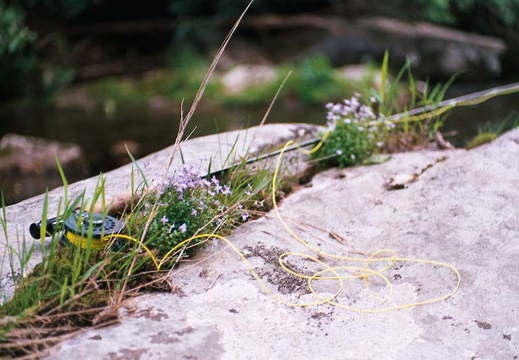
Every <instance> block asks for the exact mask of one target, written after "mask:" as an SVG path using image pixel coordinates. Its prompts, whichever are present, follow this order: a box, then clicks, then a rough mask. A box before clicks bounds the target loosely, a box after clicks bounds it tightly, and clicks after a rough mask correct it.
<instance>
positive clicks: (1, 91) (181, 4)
mask: <svg viewBox="0 0 519 360" xmlns="http://www.w3.org/2000/svg"><path fill="white" fill-rule="evenodd" d="M248 3H249V0H215V1H206V0H160V1H159V0H155V1H154V2H153V3H152V4H149V3H146V2H142V3H137V2H131V3H130V2H125V1H124V0H110V1H106V0H0V84H1V86H0V98H5V97H9V96H19V95H27V94H33V95H34V94H36V95H38V96H40V95H44V96H45V97H48V94H49V93H52V92H56V91H58V90H59V89H60V88H62V87H63V86H65V85H66V84H68V83H69V82H70V81H71V80H72V79H73V72H74V68H73V67H74V66H78V65H77V63H74V62H72V63H70V64H67V61H68V60H64V59H67V53H68V50H70V48H72V45H74V44H75V42H79V41H84V40H86V41H88V40H91V39H85V38H78V37H75V38H72V37H70V36H68V35H67V34H66V32H63V31H61V30H60V29H63V28H66V27H67V25H69V24H74V25H81V24H85V22H83V23H82V22H81V21H85V19H88V20H86V21H87V22H86V23H87V24H89V25H92V24H94V25H95V23H96V22H106V21H125V20H140V19H144V18H146V17H152V16H159V17H169V18H170V19H172V20H175V24H176V28H175V29H174V30H173V34H172V35H173V36H172V38H173V39H175V40H174V41H172V42H171V48H172V49H176V48H177V47H178V46H179V44H185V43H191V44H194V45H195V46H196V47H198V48H199V49H200V48H204V49H208V48H209V49H211V48H214V46H217V44H218V43H219V42H220V41H221V39H222V36H223V35H225V34H224V33H222V31H223V32H224V31H225V29H228V27H227V26H222V24H227V23H228V22H231V21H234V20H235V19H236V17H237V16H238V15H239V14H240V13H241V12H242V11H243V9H244V8H245V7H246V6H247V4H248ZM148 7H152V8H153V12H146V11H145V10H146V9H147V8H148ZM249 11H250V14H258V13H278V14H285V13H308V12H315V11H319V12H322V13H327V14H339V15H342V16H345V17H355V16H364V15H377V14H378V15H386V16H391V17H396V18H400V19H404V20H410V21H420V20H426V21H431V22H434V23H438V24H447V25H449V26H452V27H455V28H459V29H462V30H467V31H472V32H476V33H483V34H488V35H496V36H500V37H502V38H504V39H505V40H506V41H507V43H508V45H509V46H510V48H511V49H512V50H513V51H512V53H511V54H510V55H509V56H508V58H509V59H510V61H511V62H515V63H516V65H517V63H519V60H518V59H519V57H517V56H515V57H514V54H518V53H519V37H518V36H517V34H518V33H519V0H365V1H359V0H256V1H255V2H254V3H253V4H252V7H251V9H250V10H249ZM150 14H152V15H150ZM78 19H79V20H81V19H82V20H81V21H76V20H78ZM146 19H147V18H146ZM130 35H131V34H130ZM137 41H138V40H137ZM116 51H119V52H120V53H124V52H125V51H126V52H128V50H127V49H125V48H122V49H119V48H118V49H117V50H116ZM514 51H515V52H514ZM76 61H77V60H76ZM304 66H310V67H312V71H311V72H305V69H304ZM319 66H321V67H322V69H321V70H319V71H320V72H319V71H318V72H316V68H318V67H319ZM326 71H327V70H326V69H325V67H324V65H323V64H321V65H319V64H311V65H310V64H308V65H302V67H301V68H300V69H299V71H298V74H294V75H293V76H292V79H291V80H290V82H289V83H288V84H287V88H290V87H291V86H292V85H291V83H299V84H296V85H294V86H293V88H291V89H290V91H292V92H295V93H297V96H300V97H302V98H307V99H309V100H310V101H313V100H312V99H315V98H316V97H320V95H316V94H306V93H301V92H306V91H308V92H312V91H314V89H317V90H315V91H317V92H319V93H323V86H324V87H326V86H327V85H323V84H325V83H326V84H329V83H330V81H328V80H326V79H325V77H326V76H328V75H327V74H326ZM52 76H55V77H54V78H53V77H52ZM325 80H326V81H325ZM316 83H320V84H321V85H318V86H317V87H316V88H311V89H308V90H304V89H303V88H302V87H301V86H300V85H304V84H316ZM324 92H326V91H324Z"/></svg>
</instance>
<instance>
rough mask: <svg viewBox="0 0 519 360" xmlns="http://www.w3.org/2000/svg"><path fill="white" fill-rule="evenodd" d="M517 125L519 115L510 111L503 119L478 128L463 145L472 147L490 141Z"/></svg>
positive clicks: (518, 125)
mask: <svg viewBox="0 0 519 360" xmlns="http://www.w3.org/2000/svg"><path fill="white" fill-rule="evenodd" d="M516 127H519V115H518V114H516V113H512V114H510V115H509V116H507V117H506V118H505V119H504V120H502V121H499V122H497V123H488V124H485V125H483V126H481V127H480V128H479V129H478V134H477V135H476V136H475V137H474V138H472V139H471V140H469V141H467V143H466V145H465V147H466V148H467V149H474V148H476V147H478V146H481V145H484V144H487V143H490V142H492V141H494V140H495V139H497V137H498V136H499V135H501V134H502V133H504V132H505V131H507V130H510V129H514V128H516Z"/></svg>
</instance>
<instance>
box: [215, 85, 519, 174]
mask: <svg viewBox="0 0 519 360" xmlns="http://www.w3.org/2000/svg"><path fill="white" fill-rule="evenodd" d="M518 91H519V82H516V83H512V84H508V85H503V86H498V87H494V88H490V89H487V90H482V91H478V92H474V93H471V94H468V95H463V96H459V97H455V98H452V99H448V100H444V101H441V102H439V103H438V104H432V105H427V106H422V107H419V108H416V109H413V110H409V111H405V112H402V113H399V114H395V115H391V116H389V117H388V118H387V119H388V120H389V121H390V122H399V120H402V119H409V118H411V120H412V121H418V120H421V119H422V118H425V117H427V116H430V113H431V112H432V113H436V115H438V114H439V113H444V112H446V111H448V110H450V109H453V108H455V107H457V106H470V105H477V104H480V103H482V102H485V101H487V100H488V99H491V98H493V97H495V96H499V95H507V94H513V93H515V92H518ZM322 140H323V138H322V137H316V138H313V139H309V140H306V141H303V142H300V143H298V144H295V145H291V146H287V147H286V148H285V149H284V150H282V149H278V150H275V151H272V152H270V153H266V154H263V155H259V156H256V157H253V158H250V159H247V160H246V161H243V162H240V163H235V164H232V165H229V166H226V167H224V168H223V169H220V170H215V171H212V172H210V173H208V174H207V176H216V175H221V174H223V173H224V172H226V171H229V170H231V169H233V168H235V167H236V166H239V165H242V164H245V165H249V164H252V163H255V162H258V161H261V160H265V159H268V158H271V157H274V156H276V155H279V154H280V153H281V152H282V151H284V152H290V151H294V150H296V149H298V148H302V147H306V146H310V145H316V144H318V143H319V142H321V141H322Z"/></svg>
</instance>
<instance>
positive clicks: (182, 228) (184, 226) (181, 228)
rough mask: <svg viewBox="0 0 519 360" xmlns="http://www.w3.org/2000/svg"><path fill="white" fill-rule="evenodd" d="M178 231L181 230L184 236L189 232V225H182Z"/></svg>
mask: <svg viewBox="0 0 519 360" xmlns="http://www.w3.org/2000/svg"><path fill="white" fill-rule="evenodd" d="M178 229H179V230H180V232H181V233H182V234H184V233H185V232H186V231H187V225H186V223H183V224H182V225H180V226H179V227H178Z"/></svg>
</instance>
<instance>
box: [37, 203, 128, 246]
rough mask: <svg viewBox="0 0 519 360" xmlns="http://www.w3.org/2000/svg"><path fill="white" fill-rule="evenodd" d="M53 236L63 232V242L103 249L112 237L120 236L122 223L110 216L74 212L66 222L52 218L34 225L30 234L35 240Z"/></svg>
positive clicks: (110, 241)
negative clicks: (43, 236) (43, 235)
mask: <svg viewBox="0 0 519 360" xmlns="http://www.w3.org/2000/svg"><path fill="white" fill-rule="evenodd" d="M42 226H44V229H43V233H44V234H45V236H52V235H53V234H54V233H57V232H59V231H62V232H63V233H62V236H61V242H62V243H64V244H72V245H75V246H81V247H82V248H85V249H86V248H90V249H102V248H105V247H106V246H107V245H109V244H111V243H112V239H113V238H114V237H113V236H112V235H116V234H119V233H120V232H121V231H122V229H123V224H122V222H121V221H120V220H119V219H117V218H115V217H113V216H110V215H103V214H88V213H83V212H79V211H74V212H73V213H72V214H70V215H69V216H68V217H67V218H66V219H65V220H58V219H57V218H52V219H49V220H47V221H46V222H45V223H44V224H42V222H41V221H40V222H37V223H32V224H31V225H30V226H29V232H30V234H31V236H32V237H33V238H34V239H40V238H41V235H42Z"/></svg>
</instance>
